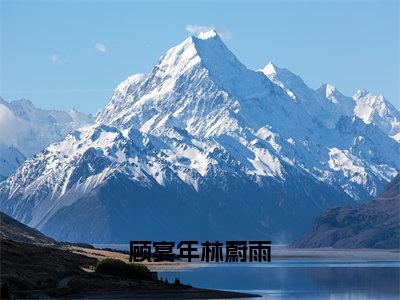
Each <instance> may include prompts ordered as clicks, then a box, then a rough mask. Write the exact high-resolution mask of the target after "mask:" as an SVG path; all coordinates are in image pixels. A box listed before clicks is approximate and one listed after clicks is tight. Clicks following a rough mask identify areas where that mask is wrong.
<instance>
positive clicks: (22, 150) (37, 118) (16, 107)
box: [0, 98, 93, 180]
mask: <svg viewBox="0 0 400 300" xmlns="http://www.w3.org/2000/svg"><path fill="white" fill-rule="evenodd" d="M91 123H93V118H92V117H91V116H86V115H84V114H81V113H79V112H77V111H76V110H71V111H69V112H64V111H56V110H43V109H39V108H36V107H35V106H34V105H33V104H32V103H31V102H30V101H29V100H25V99H21V100H16V101H10V102H8V101H5V100H3V99H2V98H0V180H1V178H3V179H4V178H6V177H8V176H9V175H10V174H11V173H12V172H13V171H14V170H15V169H17V167H19V166H20V165H21V163H22V162H23V161H24V160H25V159H26V158H29V157H31V156H32V155H34V154H36V153H38V152H40V151H42V150H43V149H44V148H45V147H47V146H48V145H49V144H51V143H53V142H57V141H60V140H61V139H63V138H64V137H65V135H66V134H67V133H68V132H70V131H71V130H73V129H75V128H78V127H81V126H83V125H85V124H91Z"/></svg>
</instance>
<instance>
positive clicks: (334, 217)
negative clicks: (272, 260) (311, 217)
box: [293, 174, 400, 249]
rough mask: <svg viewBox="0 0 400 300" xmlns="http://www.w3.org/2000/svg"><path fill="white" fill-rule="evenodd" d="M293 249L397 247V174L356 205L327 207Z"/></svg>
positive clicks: (399, 213) (399, 190) (399, 245)
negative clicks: (381, 191)
mask: <svg viewBox="0 0 400 300" xmlns="http://www.w3.org/2000/svg"><path fill="white" fill-rule="evenodd" d="M293 246H294V247H297V248H318V247H334V248H386V249H391V248H400V174H398V175H397V176H396V177H395V178H394V179H393V180H392V182H391V183H389V184H388V185H387V186H386V188H385V190H384V191H383V193H382V194H381V195H379V196H377V197H376V198H375V199H373V200H371V201H369V202H367V203H365V204H363V205H361V206H358V207H350V206H345V207H336V208H331V209H327V210H326V211H325V212H324V213H322V215H321V216H320V217H318V218H317V220H316V221H315V222H314V225H313V226H312V228H311V230H310V231H309V232H307V233H306V234H305V235H303V236H302V237H301V238H300V239H299V240H298V241H296V242H295V243H294V244H293Z"/></svg>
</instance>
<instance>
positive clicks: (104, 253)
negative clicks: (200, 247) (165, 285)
mask: <svg viewBox="0 0 400 300" xmlns="http://www.w3.org/2000/svg"><path fill="white" fill-rule="evenodd" d="M65 247H66V249H67V250H69V251H72V252H75V253H78V254H83V255H85V256H88V257H93V258H97V259H105V258H114V259H120V260H122V261H125V262H129V255H128V254H124V253H120V252H114V251H110V250H103V249H89V248H83V247H78V246H65ZM320 259H322V260H341V261H346V260H388V261H392V260H400V249H335V248H308V249H298V248H289V247H286V246H276V247H274V248H273V249H272V262H274V261H285V260H320ZM140 264H144V265H146V266H147V267H148V268H149V269H150V270H151V271H153V272H157V271H169V270H171V271H173V270H184V269H193V268H200V267H202V266H205V265H206V264H205V263H202V262H201V261H200V260H195V261H193V262H190V263H188V262H185V261H175V262H147V261H145V262H141V263H140Z"/></svg>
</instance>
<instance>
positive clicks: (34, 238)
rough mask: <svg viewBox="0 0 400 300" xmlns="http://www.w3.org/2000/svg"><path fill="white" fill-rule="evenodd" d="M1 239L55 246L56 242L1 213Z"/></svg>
mask: <svg viewBox="0 0 400 300" xmlns="http://www.w3.org/2000/svg"><path fill="white" fill-rule="evenodd" d="M0 238H2V239H8V240H13V241H18V242H23V243H28V244H40V245H41V244H44V245H54V244H56V241H54V240H53V239H51V238H49V237H47V236H45V235H44V234H42V233H41V232H40V231H38V230H36V229H33V228H30V227H28V226H26V225H24V224H22V223H20V222H18V221H17V220H15V219H13V218H11V217H10V216H8V215H6V214H5V213H2V212H0Z"/></svg>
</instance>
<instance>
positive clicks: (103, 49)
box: [94, 43, 107, 53]
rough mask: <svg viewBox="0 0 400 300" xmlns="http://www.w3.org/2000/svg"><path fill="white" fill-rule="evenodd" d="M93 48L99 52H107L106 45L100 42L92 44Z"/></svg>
mask: <svg viewBox="0 0 400 300" xmlns="http://www.w3.org/2000/svg"><path fill="white" fill-rule="evenodd" d="M94 48H95V49H96V50H97V51H99V52H101V53H106V52H107V47H106V45H104V44H102V43H97V44H96V45H94Z"/></svg>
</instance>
